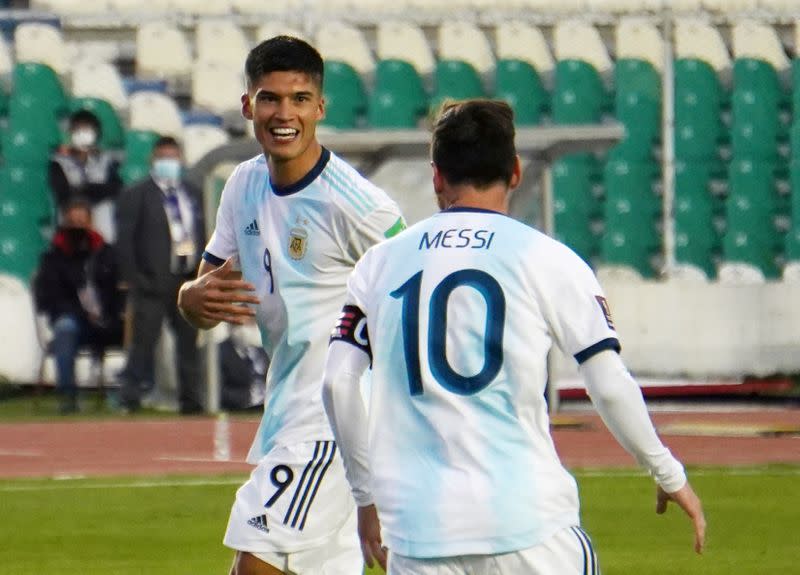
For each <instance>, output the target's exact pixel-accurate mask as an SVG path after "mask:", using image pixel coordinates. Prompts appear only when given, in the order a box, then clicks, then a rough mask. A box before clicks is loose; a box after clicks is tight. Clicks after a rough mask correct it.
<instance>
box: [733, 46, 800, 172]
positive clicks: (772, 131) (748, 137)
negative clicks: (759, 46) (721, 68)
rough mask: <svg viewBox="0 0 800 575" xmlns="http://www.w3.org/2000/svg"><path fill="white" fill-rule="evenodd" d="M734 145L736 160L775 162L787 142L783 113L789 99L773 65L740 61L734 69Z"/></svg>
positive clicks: (748, 60) (736, 62)
mask: <svg viewBox="0 0 800 575" xmlns="http://www.w3.org/2000/svg"><path fill="white" fill-rule="evenodd" d="M733 83H734V90H733V98H732V106H731V109H732V114H733V115H732V119H733V123H732V128H731V144H732V148H733V155H734V157H740V158H754V159H760V160H774V159H775V157H776V156H777V154H778V140H779V139H784V138H785V136H786V130H785V129H782V128H781V125H780V117H779V112H780V108H781V107H782V106H783V105H785V103H786V102H787V99H786V97H785V94H784V93H783V91H782V89H781V86H780V80H779V79H778V76H777V74H776V72H775V70H774V69H773V68H772V66H770V65H769V63H767V62H764V61H762V60H753V59H749V58H748V59H737V60H736V61H735V63H734V68H733Z"/></svg>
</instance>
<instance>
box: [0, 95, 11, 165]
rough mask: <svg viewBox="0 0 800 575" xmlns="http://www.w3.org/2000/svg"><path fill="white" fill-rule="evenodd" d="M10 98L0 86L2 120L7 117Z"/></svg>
mask: <svg viewBox="0 0 800 575" xmlns="http://www.w3.org/2000/svg"><path fill="white" fill-rule="evenodd" d="M9 100H10V97H9V95H8V92H6V90H5V88H4V87H3V86H1V85H0V118H4V117H5V116H7V115H8V102H9ZM2 151H3V150H2V149H1V148H0V154H1V153H2Z"/></svg>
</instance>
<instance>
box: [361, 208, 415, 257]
mask: <svg viewBox="0 0 800 575" xmlns="http://www.w3.org/2000/svg"><path fill="white" fill-rule="evenodd" d="M404 229H406V222H405V220H404V219H403V216H402V215H401V213H400V208H399V207H397V204H395V203H394V202H392V203H389V204H385V205H383V206H381V207H379V208H377V209H375V210H373V211H372V212H370V213H369V215H367V217H366V218H364V219H363V220H361V221H360V222H358V224H356V225H355V227H354V228H353V231H352V232H351V234H350V239H349V241H348V245H347V251H348V255H350V257H352V258H353V261H358V259H359V258H360V257H361V256H362V255H364V253H366V251H367V250H368V249H369V248H371V247H372V246H374V245H375V244H377V243H379V242H381V241H383V240H385V239H388V238H391V237H393V236H395V235H397V234H398V233H400V232H401V231H403V230H404Z"/></svg>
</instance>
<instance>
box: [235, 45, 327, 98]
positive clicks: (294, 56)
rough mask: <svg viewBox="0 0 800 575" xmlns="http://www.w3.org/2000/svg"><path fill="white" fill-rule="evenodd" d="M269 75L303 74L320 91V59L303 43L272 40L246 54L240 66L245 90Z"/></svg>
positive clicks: (322, 71)
mask: <svg viewBox="0 0 800 575" xmlns="http://www.w3.org/2000/svg"><path fill="white" fill-rule="evenodd" d="M270 72H303V73H305V74H308V75H309V76H310V77H311V80H312V81H313V82H314V83H315V84H317V86H319V88H320V90H321V89H322V79H323V76H324V66H323V63H322V56H320V54H319V52H317V50H316V48H314V47H313V46H312V45H311V44H309V43H308V42H306V41H305V40H301V39H299V38H294V37H292V36H275V37H273V38H270V39H268V40H264V41H263V42H261V43H260V44H259V45H258V46H256V47H255V48H253V49H252V50H250V53H249V54H248V55H247V60H246V61H245V64H244V74H245V78H246V79H247V86H248V88H249V87H251V86H253V85H254V84H255V83H257V82H258V81H259V80H260V79H261V78H262V77H263V76H264V75H266V74H269V73H270Z"/></svg>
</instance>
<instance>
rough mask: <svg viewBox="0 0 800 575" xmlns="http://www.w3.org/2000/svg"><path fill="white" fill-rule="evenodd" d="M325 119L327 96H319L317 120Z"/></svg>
mask: <svg viewBox="0 0 800 575" xmlns="http://www.w3.org/2000/svg"><path fill="white" fill-rule="evenodd" d="M324 119H325V97H324V96H320V97H319V105H318V106H317V122H321V121H322V120H324Z"/></svg>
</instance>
